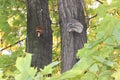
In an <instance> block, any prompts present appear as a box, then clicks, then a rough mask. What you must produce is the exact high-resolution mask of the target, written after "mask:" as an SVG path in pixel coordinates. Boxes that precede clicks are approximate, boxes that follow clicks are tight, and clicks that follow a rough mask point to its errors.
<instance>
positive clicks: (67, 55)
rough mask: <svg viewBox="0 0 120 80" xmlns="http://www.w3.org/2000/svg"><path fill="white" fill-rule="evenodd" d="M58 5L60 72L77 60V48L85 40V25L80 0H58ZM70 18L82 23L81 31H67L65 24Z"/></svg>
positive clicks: (67, 68) (69, 67) (81, 46)
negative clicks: (60, 44) (60, 49)
mask: <svg viewBox="0 0 120 80" xmlns="http://www.w3.org/2000/svg"><path fill="white" fill-rule="evenodd" d="M58 7H59V14H60V26H61V35H62V37H61V41H62V52H61V57H62V72H65V71H67V70H69V69H71V68H72V67H73V65H74V64H75V63H76V62H77V59H76V53H77V50H78V49H80V48H83V46H84V43H86V42H87V38H86V30H87V25H86V22H85V15H84V10H83V4H82V0H58ZM70 19H75V20H77V21H79V22H80V23H81V24H82V25H83V27H84V28H83V31H82V33H77V32H68V31H67V24H68V22H69V20H70Z"/></svg>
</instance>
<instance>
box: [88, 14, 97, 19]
mask: <svg viewBox="0 0 120 80" xmlns="http://www.w3.org/2000/svg"><path fill="white" fill-rule="evenodd" d="M96 16H97V14H95V15H94V16H92V17H90V18H89V19H88V20H90V19H92V18H95V17H96Z"/></svg>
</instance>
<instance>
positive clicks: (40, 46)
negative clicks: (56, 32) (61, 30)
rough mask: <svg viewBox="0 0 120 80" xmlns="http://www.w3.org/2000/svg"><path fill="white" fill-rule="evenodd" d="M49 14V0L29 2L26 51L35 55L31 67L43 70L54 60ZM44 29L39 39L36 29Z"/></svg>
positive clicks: (29, 0)
mask: <svg viewBox="0 0 120 80" xmlns="http://www.w3.org/2000/svg"><path fill="white" fill-rule="evenodd" d="M50 25H51V21H50V18H49V13H48V0H27V42H26V43H27V47H26V51H27V52H29V53H32V54H33V57H32V63H31V65H32V66H34V67H38V68H43V67H44V65H47V64H49V63H51V60H52V30H51V27H50ZM38 26H40V27H42V28H44V33H43V34H42V35H40V37H38V36H37V35H36V28H37V27H38Z"/></svg>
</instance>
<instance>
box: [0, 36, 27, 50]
mask: <svg viewBox="0 0 120 80" xmlns="http://www.w3.org/2000/svg"><path fill="white" fill-rule="evenodd" d="M25 39H26V38H24V39H22V40H19V41H17V42H15V43H13V44H11V45H9V46H7V47H5V48H3V49H1V50H0V51H3V50H5V49H7V48H10V47H12V46H14V45H16V44H18V43H19V42H21V41H23V40H25Z"/></svg>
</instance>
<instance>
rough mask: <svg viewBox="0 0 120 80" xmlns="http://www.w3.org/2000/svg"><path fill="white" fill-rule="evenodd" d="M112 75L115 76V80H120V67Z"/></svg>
mask: <svg viewBox="0 0 120 80" xmlns="http://www.w3.org/2000/svg"><path fill="white" fill-rule="evenodd" d="M112 76H113V77H114V78H115V80H120V69H117V70H116V72H115V73H114V74H113V75H112Z"/></svg>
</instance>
